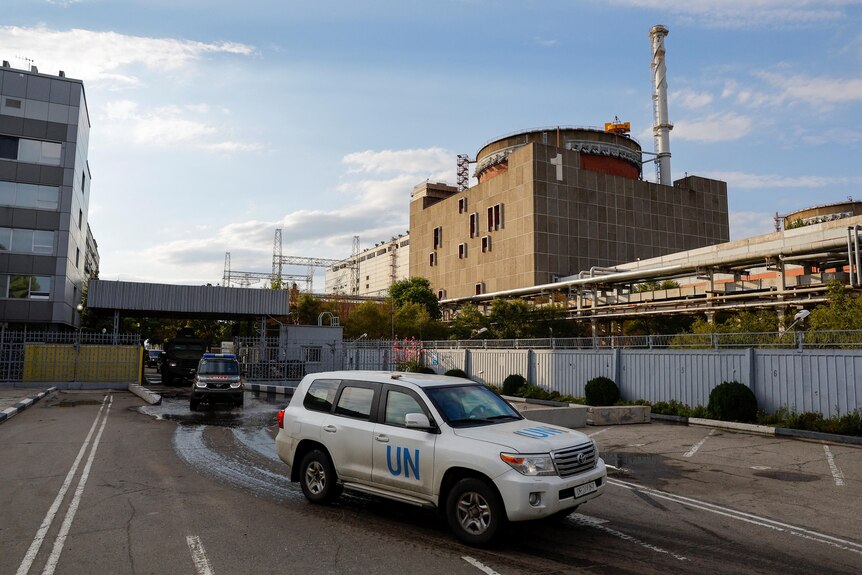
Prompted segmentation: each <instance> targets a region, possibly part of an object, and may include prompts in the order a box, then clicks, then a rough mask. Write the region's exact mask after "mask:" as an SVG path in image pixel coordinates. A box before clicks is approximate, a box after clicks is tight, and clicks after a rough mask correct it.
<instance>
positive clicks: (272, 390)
mask: <svg viewBox="0 0 862 575" xmlns="http://www.w3.org/2000/svg"><path fill="white" fill-rule="evenodd" d="M245 389H246V391H252V392H255V393H266V394H276V395H293V392H294V391H295V390H296V387H295V386H286V385H260V384H258V383H246V384H245Z"/></svg>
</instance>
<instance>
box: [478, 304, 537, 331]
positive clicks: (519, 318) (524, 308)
mask: <svg viewBox="0 0 862 575" xmlns="http://www.w3.org/2000/svg"><path fill="white" fill-rule="evenodd" d="M531 311H532V310H531V309H530V304H528V303H527V302H525V301H524V300H521V299H515V300H505V299H495V300H494V301H493V303H491V312H490V313H489V314H488V316H489V317H488V319H489V320H490V322H491V326H492V327H491V329H492V331H493V332H494V335H496V336H497V337H498V338H501V339H517V338H522V337H526V336H527V335H528V330H529V325H530V321H531V319H532V318H531V315H532V314H531V313H530V312H531Z"/></svg>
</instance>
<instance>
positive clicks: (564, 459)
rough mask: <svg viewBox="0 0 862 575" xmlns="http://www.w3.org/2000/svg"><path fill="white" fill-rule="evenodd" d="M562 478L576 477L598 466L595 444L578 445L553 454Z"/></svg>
mask: <svg viewBox="0 0 862 575" xmlns="http://www.w3.org/2000/svg"><path fill="white" fill-rule="evenodd" d="M551 456H552V457H553V458H554V465H556V466H557V473H558V474H559V475H560V477H568V476H570V475H576V474H578V473H581V472H582V471H587V470H588V469H592V468H593V467H595V465H596V446H595V444H594V443H593V442H590V443H584V444H582V445H576V446H575V447H569V448H566V449H561V450H559V451H554V452H553V453H551Z"/></svg>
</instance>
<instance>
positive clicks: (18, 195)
mask: <svg viewBox="0 0 862 575" xmlns="http://www.w3.org/2000/svg"><path fill="white" fill-rule="evenodd" d="M0 206H11V207H13V208H37V209H42V210H56V209H57V208H58V207H59V206H60V188H58V187H56V186H38V185H36V184H19V183H15V182H0Z"/></svg>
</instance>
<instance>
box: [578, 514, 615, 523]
mask: <svg viewBox="0 0 862 575" xmlns="http://www.w3.org/2000/svg"><path fill="white" fill-rule="evenodd" d="M568 518H569V519H575V520H577V521H578V523H583V524H584V525H587V524H591V525H602V524H604V523H610V521H608V520H607V519H601V518H599V517H592V516H590V515H584V514H583V513H572V514H571V515H569V517H568Z"/></svg>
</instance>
